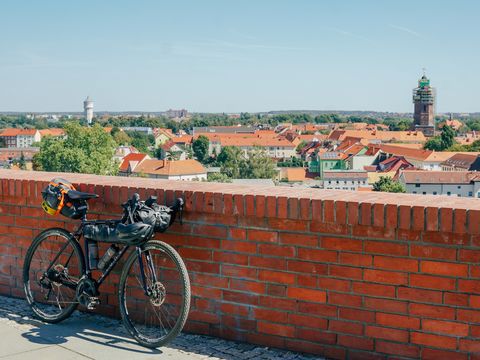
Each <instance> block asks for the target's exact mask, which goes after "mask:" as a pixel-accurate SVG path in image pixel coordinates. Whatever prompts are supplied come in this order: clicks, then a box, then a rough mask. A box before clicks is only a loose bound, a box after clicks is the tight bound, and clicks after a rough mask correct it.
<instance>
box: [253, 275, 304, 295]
mask: <svg viewBox="0 0 480 360" xmlns="http://www.w3.org/2000/svg"><path fill="white" fill-rule="evenodd" d="M258 279H259V280H262V281H266V282H274V283H280V284H294V283H295V275H294V274H290V273H286V272H281V271H270V270H259V271H258ZM287 294H288V290H287Z"/></svg>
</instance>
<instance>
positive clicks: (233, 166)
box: [217, 146, 246, 179]
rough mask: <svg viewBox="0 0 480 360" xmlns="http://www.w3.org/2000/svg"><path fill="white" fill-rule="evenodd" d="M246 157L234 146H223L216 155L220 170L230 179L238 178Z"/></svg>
mask: <svg viewBox="0 0 480 360" xmlns="http://www.w3.org/2000/svg"><path fill="white" fill-rule="evenodd" d="M245 161H246V159H245V157H244V156H243V152H242V150H241V149H240V148H238V147H236V146H225V147H223V148H222V151H220V154H218V156H217V163H218V164H219V165H220V171H221V173H222V174H225V175H226V176H228V177H229V178H231V179H238V178H240V168H241V167H244V163H245Z"/></svg>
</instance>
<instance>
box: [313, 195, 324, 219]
mask: <svg viewBox="0 0 480 360" xmlns="http://www.w3.org/2000/svg"><path fill="white" fill-rule="evenodd" d="M322 216H323V215H322V201H321V200H312V220H316V221H323V217H322Z"/></svg>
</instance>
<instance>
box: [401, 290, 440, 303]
mask: <svg viewBox="0 0 480 360" xmlns="http://www.w3.org/2000/svg"><path fill="white" fill-rule="evenodd" d="M397 295H398V298H399V299H406V300H411V301H418V302H429V303H442V292H441V291H434V290H423V289H412V288H408V287H400V288H398V290H397Z"/></svg>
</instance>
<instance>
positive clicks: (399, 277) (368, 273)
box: [363, 269, 408, 285]
mask: <svg viewBox="0 0 480 360" xmlns="http://www.w3.org/2000/svg"><path fill="white" fill-rule="evenodd" d="M363 279H364V280H365V281H371V282H378V283H385V284H393V285H406V284H407V283H408V275H407V274H405V273H399V272H393V271H383V270H371V269H365V270H364V272H363Z"/></svg>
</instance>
